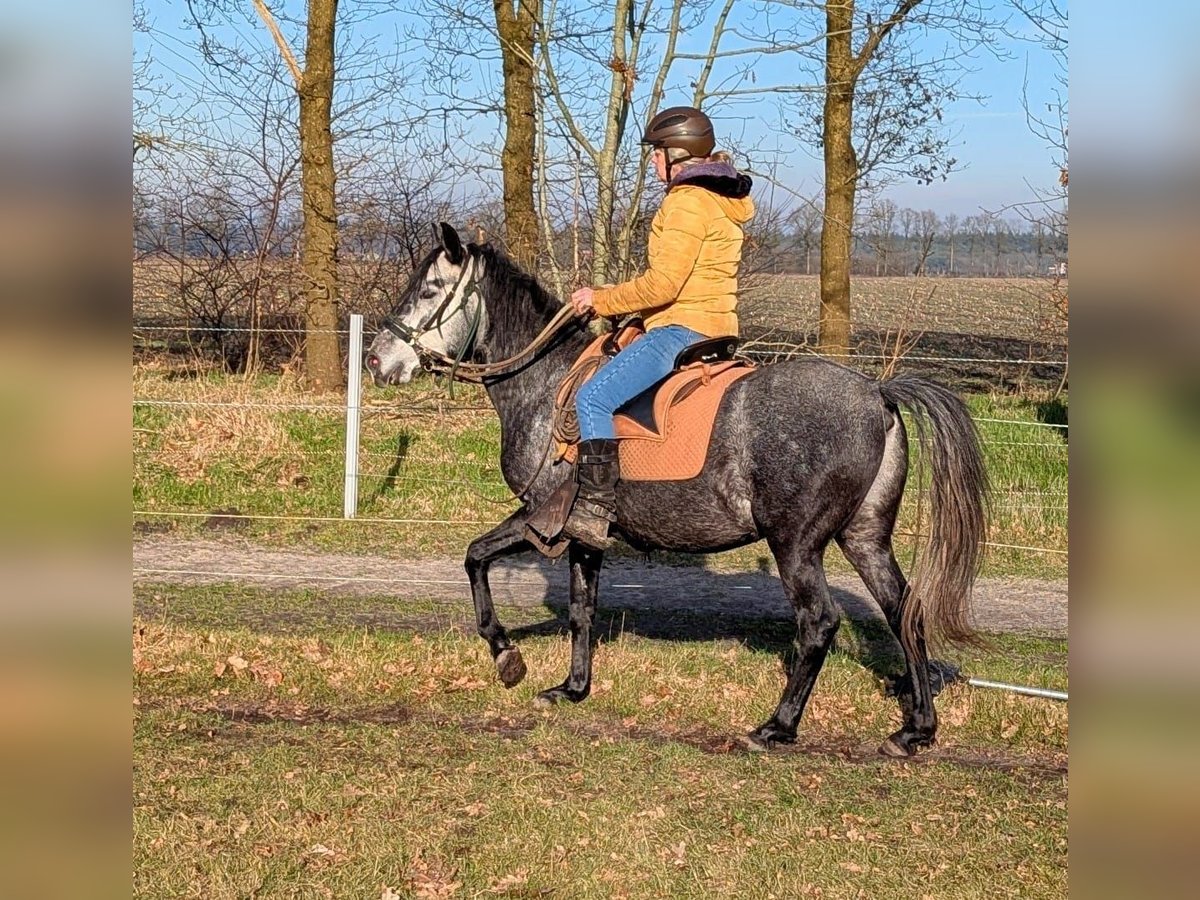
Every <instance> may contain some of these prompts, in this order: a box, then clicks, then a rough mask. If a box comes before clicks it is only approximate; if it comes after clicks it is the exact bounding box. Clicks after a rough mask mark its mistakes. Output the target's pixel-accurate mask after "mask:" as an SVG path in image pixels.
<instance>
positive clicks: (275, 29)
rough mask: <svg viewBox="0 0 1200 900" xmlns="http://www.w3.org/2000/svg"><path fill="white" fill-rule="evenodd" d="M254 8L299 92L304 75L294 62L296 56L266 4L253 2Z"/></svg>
mask: <svg viewBox="0 0 1200 900" xmlns="http://www.w3.org/2000/svg"><path fill="white" fill-rule="evenodd" d="M254 8H255V9H256V10H258V15H259V17H260V18H261V19H262V20H263V24H264V25H266V26H267V31H269V32H271V37H273V38H275V46H276V47H278V48H279V55H280V56H282V57H283V61H284V62H285V63H287V67H288V69H289V70H290V71H291V73H292V80H293V81H294V82H296V90H297V91H298V90H300V86H301V84H302V83H303V81H304V73H303V72H302V71H301V70H300V65H299V64H298V63H297V62H296V55H295V54H294V53H292V48H291V47H290V46H288V42H287V39H286V38H284V36H283V32H282V31H280V30H279V25H278V24H277V23H276V22H275V17H274V16H273V15H271V10H269V9H267V4H265V3H264V2H263V0H254Z"/></svg>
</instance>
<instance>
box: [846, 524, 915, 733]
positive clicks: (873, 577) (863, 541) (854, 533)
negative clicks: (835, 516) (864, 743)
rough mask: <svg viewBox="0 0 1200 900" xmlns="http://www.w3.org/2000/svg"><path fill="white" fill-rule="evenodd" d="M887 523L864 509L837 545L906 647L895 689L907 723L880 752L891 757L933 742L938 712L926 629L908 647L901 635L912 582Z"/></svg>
mask: <svg viewBox="0 0 1200 900" xmlns="http://www.w3.org/2000/svg"><path fill="white" fill-rule="evenodd" d="M882 524H883V523H881V522H875V523H872V522H870V521H869V520H866V519H864V518H863V513H861V512H860V514H859V516H858V517H856V518H855V520H854V522H853V523H852V524H851V527H850V528H848V529H847V531H846V532H845V533H843V534H842V535H841V536H840V537H839V538H838V544H839V545H840V546H841V548H842V552H843V553H845V554H846V558H847V559H848V560H850V564H851V565H853V566H854V568H855V570H856V571H857V572H858V574H859V575H860V576H861V577H862V580H863V583H864V584H865V585H866V586H867V590H869V591H870V592H871V596H873V597H874V598H875V602H876V603H878V604H879V608H880V609H881V610H883V614H884V616H885V617H886V618H887V621H888V625H889V626H890V627H891V629H892V633H893V634H895V635H896V639H897V640H899V641H900V647H901V649H902V650H903V651H904V663H905V668H906V671H905V673H904V677H903V678H901V679H900V681H899V682H898V684H897V688H896V696H897V698H898V699H899V701H900V712H901V714H902V715H903V717H904V724H903V725H902V726H901V727H900V730H899V731H897V732H896V733H895V734H893V735H892V736H891V737H889V738H888V739H887V740H886V741H884V742H883V744H882V745H881V746H880V748H879V751H880V752H881V753H884V754H886V755H888V756H912V754H914V753H916V752H917V749H918V748H919V747H926V746H928V745H929V744H932V743H933V738H934V735H935V733H936V732H937V713H936V712H935V711H934V708H933V692H932V691H931V690H930V687H929V656H928V653H927V652H926V649H925V638H924V634H923V629H920V628H919V627H918V638H917V642H916V646H915V647H908V646H905V642H904V641H903V640H901V638H900V621H901V618H902V616H903V612H904V597H905V594H906V592H907V591H908V584H907V582H906V581H905V579H904V573H903V572H901V571H900V566H899V565H898V564H897V563H896V557H895V555H894V553H893V552H892V542H891V536H890V532H891V529H890V527H884V528H881V527H880V526H881V525H882ZM872 526H873V527H872Z"/></svg>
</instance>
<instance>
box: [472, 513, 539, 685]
mask: <svg viewBox="0 0 1200 900" xmlns="http://www.w3.org/2000/svg"><path fill="white" fill-rule="evenodd" d="M525 517H526V512H525V510H523V509H522V510H518V511H517V512H515V513H513V514H512V515H511V516H509V517H508V518H507V519H505V520H504V521H503V522H501V523H500V524H499V525H497V526H496V527H495V528H493V529H492V530H491V531H489V532H488V533H487V534H484V535H481V536H479V537H477V538H476V539H475V540H473V541H471V545H470V546H469V547H468V548H467V558H466V561H465V563H464V565H465V567H466V570H467V578H468V579H469V580H470V582H471V599H472V600H473V601H474V602H475V627H476V628H477V629H478V631H479V636H480V637H481V638H483V639H484V640H485V641H487V643H488V647H489V648H490V649H491V651H492V659H494V660H495V661H496V672H497V673H498V674H499V676H500V681H501V682H503V684H504V686H505V687H514V686H515V685H517V684H519V683H520V682H521V679H523V678H524V677H525V660H524V659H522V658H521V651H520V650H518V649H517V647H516V646H515V645H514V644H513V642H512V641H510V640H509V638H508V632H506V631H505V630H504V626H503V625H501V624H500V620H499V619H497V618H496V607H495V605H494V604H493V603H492V588H491V585H489V584H488V569H489V568H490V567H491V565H492V563H493V562H495V561H496V560H497V559H502V558H503V557H505V556H512V555H513V554H514V553H520V552H521V551H522V550H527V549H529V544H528V542H527V541H526V540H525Z"/></svg>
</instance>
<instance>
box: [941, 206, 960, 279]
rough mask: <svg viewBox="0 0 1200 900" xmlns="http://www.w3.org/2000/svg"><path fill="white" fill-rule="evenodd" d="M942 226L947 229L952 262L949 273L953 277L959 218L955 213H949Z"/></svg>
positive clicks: (949, 264) (947, 241)
mask: <svg viewBox="0 0 1200 900" xmlns="http://www.w3.org/2000/svg"><path fill="white" fill-rule="evenodd" d="M942 224H943V225H944V226H945V229H946V244H947V247H948V253H949V257H950V261H949V263H948V271H949V273H950V274H951V275H953V274H954V239H955V238H956V237H957V236H958V216H956V215H955V214H954V213H948V214H947V215H946V217H945V218H944V219H942Z"/></svg>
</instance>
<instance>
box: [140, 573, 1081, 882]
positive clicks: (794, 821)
mask: <svg viewBox="0 0 1200 900" xmlns="http://www.w3.org/2000/svg"><path fill="white" fill-rule="evenodd" d="M135 609H136V615H135V634H134V704H135V705H134V872H135V877H134V888H135V893H136V894H137V895H138V896H164V895H166V896H175V895H189V896H192V895H194V896H234V895H237V896H241V895H249V894H252V893H254V894H257V895H260V896H296V895H300V896H332V897H360V896H370V897H375V896H382V897H387V896H392V895H395V896H400V897H452V896H453V897H473V896H491V895H494V894H506V895H508V896H517V897H537V896H546V895H550V896H563V897H621V896H624V897H694V896H718V897H763V898H766V897H771V896H774V897H780V898H784V897H789V898H790V897H804V896H819V897H859V896H867V897H878V898H890V897H911V896H929V897H954V898H959V897H995V896H1020V897H1054V896H1062V895H1064V894H1065V892H1066V834H1067V831H1066V828H1067V825H1066V775H1065V766H1066V750H1067V713H1066V707H1065V706H1064V705H1062V704H1055V703H1052V702H1049V701H1043V700H1036V699H1028V698H1019V697H1013V696H1010V695H1005V694H996V693H990V692H983V691H978V690H974V689H971V688H968V687H966V686H963V685H952V686H950V687H949V688H947V689H946V691H945V692H944V693H943V694H942V695H941V697H939V700H938V709H939V713H940V715H941V717H942V728H941V732H940V743H939V746H938V747H937V748H935V749H934V750H933V751H931V752H929V753H927V754H925V755H924V756H923V757H918V759H917V760H916V761H913V762H904V763H894V762H890V761H885V760H883V759H882V758H878V757H876V756H875V754H874V747H875V745H876V744H877V743H878V742H879V740H881V739H882V738H883V737H884V736H885V735H886V734H887V733H889V732H890V731H891V730H892V729H893V728H894V727H895V726H896V723H897V721H898V711H897V708H896V704H895V701H894V700H891V699H889V698H887V697H884V696H883V694H882V692H881V690H880V687H879V680H878V678H877V676H876V674H875V672H874V671H872V669H871V668H869V667H867V666H864V664H863V662H864V661H863V660H862V659H861V658H860V657H858V656H857V655H856V654H855V652H852V651H851V650H850V649H843V650H839V651H837V652H835V653H834V654H832V655H831V657H830V659H829V662H828V663H827V665H826V668H825V670H824V672H823V673H822V675H821V678H820V679H819V681H818V684H817V688H816V691H815V692H814V695H813V697H812V700H811V702H810V707H809V710H808V713H807V715H806V718H805V720H804V723H803V724H802V729H801V731H802V734H801V742H800V745H799V748H798V749H793V750H790V751H787V750H785V751H783V752H776V753H772V754H769V755H760V754H748V753H744V752H741V751H740V750H739V749H738V746H737V745H736V743H735V741H734V740H733V738H734V737H735V736H736V735H737V734H738V733H739V732H741V731H744V730H745V729H747V728H749V727H752V726H753V725H755V724H757V723H758V721H760V720H761V719H763V718H765V717H766V716H767V715H768V714H769V713H770V711H771V709H772V708H773V706H774V703H775V702H776V700H777V699H778V693H779V691H780V689H781V687H782V678H783V676H782V672H781V664H780V657H779V651H780V649H781V648H782V645H783V641H784V639H785V635H783V634H781V633H780V631H779V630H778V628H777V626H775V625H774V624H769V623H761V622H759V623H755V622H743V623H740V626H739V628H740V637H738V638H734V637H728V638H724V639H721V640H716V641H713V640H694V639H689V638H688V637H686V634H687V630H686V628H685V627H683V628H681V629H680V630H679V633H678V634H677V636H676V638H675V639H663V638H648V637H645V636H643V635H642V634H641V633H640V632H645V631H648V630H649V629H648V628H645V627H642V626H641V625H640V624H639V623H637V622H636V621H634V622H631V621H629V620H626V626H627V627H626V630H625V631H621V630H620V629H618V630H616V631H615V632H612V633H611V636H610V637H606V638H605V639H603V640H602V642H601V644H600V645H599V647H598V648H597V652H596V669H595V680H594V694H593V696H592V697H591V698H590V699H589V700H587V701H586V702H585V703H582V704H579V705H578V706H571V707H567V708H555V709H554V710H550V711H537V710H534V709H533V708H532V707H531V705H530V700H531V698H532V696H533V694H534V693H535V692H536V691H537V690H538V689H540V688H542V687H546V686H548V685H551V684H556V683H558V682H559V681H560V680H561V679H562V677H563V675H564V673H565V670H566V667H567V664H568V655H569V649H568V642H567V639H566V638H565V636H564V634H563V633H562V631H561V630H560V626H561V624H562V623H561V622H557V621H555V622H553V623H551V625H550V626H549V627H543V628H534V629H532V630H529V631H528V632H527V633H526V634H525V636H523V637H522V638H521V641H520V642H521V646H522V650H523V652H524V655H525V658H526V660H527V662H528V664H529V669H530V674H529V677H528V678H527V679H526V681H525V682H523V683H522V684H521V685H519V686H518V687H517V688H515V689H513V690H511V691H504V690H503V689H502V688H501V687H500V686H499V684H498V683H497V682H496V681H495V678H494V675H493V671H492V667H491V662H490V659H489V657H488V654H487V651H486V647H485V645H484V644H483V642H482V641H480V640H479V639H478V638H477V637H475V636H474V635H473V634H467V633H464V629H463V627H462V625H463V619H462V614H463V611H461V610H455V611H449V612H448V611H446V610H445V608H443V607H440V606H439V605H438V604H434V603H425V604H421V603H416V604H397V603H396V602H395V601H392V600H389V599H386V598H371V597H361V598H337V599H332V600H331V599H329V598H321V597H320V595H318V594H315V593H299V594H297V593H282V594H275V593H271V592H264V591H255V590H249V589H245V588H236V587H227V586H218V587H211V586H210V587H203V588H200V587H191V588H188V587H180V586H172V585H146V586H139V587H138V588H137V589H136V590H135ZM501 614H502V617H503V618H504V619H505V621H506V623H508V624H509V625H510V627H512V626H514V625H515V626H518V627H519V626H526V627H527V628H528V626H533V625H536V624H537V623H536V622H535V619H537V618H538V617H539V616H540V617H541V618H544V614H542V613H540V612H539V611H529V610H525V611H519V610H508V609H505V610H501ZM681 624H682V625H686V623H681ZM602 631H603V629H602ZM996 641H997V642H996V645H995V647H994V648H993V649H992V650H989V651H986V652H983V651H973V652H971V653H969V654H966V655H961V656H958V657H955V659H956V661H958V662H960V663H962V664H963V665H964V667H969V670H970V671H972V672H973V673H974V674H979V675H983V676H986V677H992V678H1001V679H1008V680H1016V681H1025V682H1026V683H1041V684H1050V685H1055V686H1063V687H1065V686H1066V665H1065V657H1066V647H1065V643H1064V642H1061V641H1054V640H1046V639H1031V638H1017V637H1001V638H997V639H996ZM853 643H854V642H849V643H848V644H847V645H846V646H847V647H850V646H851V645H852V644H853ZM868 662H870V660H868ZM387 891H391V892H392V893H391V894H389V893H387ZM489 892H490V893H489Z"/></svg>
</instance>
